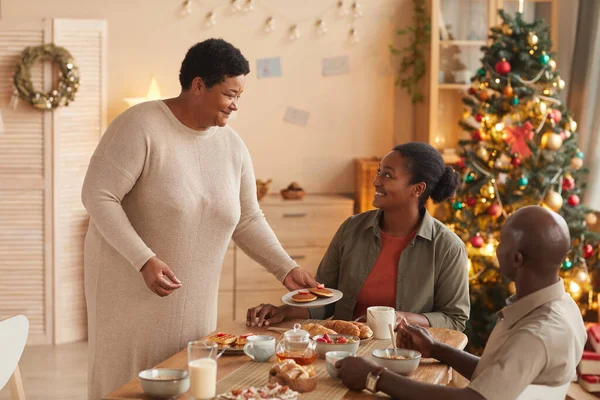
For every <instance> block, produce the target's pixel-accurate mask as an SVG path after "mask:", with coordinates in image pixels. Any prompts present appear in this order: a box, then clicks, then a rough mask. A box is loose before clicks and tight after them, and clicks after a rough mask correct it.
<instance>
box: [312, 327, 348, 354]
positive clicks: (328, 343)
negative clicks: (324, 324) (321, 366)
mask: <svg viewBox="0 0 600 400" xmlns="http://www.w3.org/2000/svg"><path fill="white" fill-rule="evenodd" d="M312 339H313V340H314V341H315V342H316V343H317V354H318V355H319V358H322V359H325V353H327V352H328V351H347V352H349V353H351V354H352V355H356V352H357V351H358V346H360V339H359V338H358V336H352V335H341V334H340V335H337V334H336V335H334V334H327V333H326V334H324V335H316V336H313V338H312Z"/></svg>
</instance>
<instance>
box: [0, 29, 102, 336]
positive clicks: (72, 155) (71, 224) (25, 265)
mask: <svg viewBox="0 0 600 400" xmlns="http://www.w3.org/2000/svg"><path fill="white" fill-rule="evenodd" d="M45 43H55V44H56V45H58V46H64V47H65V48H66V49H67V50H68V51H69V52H70V53H71V54H72V55H73V57H74V59H75V63H76V64H77V65H78V67H79V71H80V74H81V77H82V79H81V86H80V87H79V90H78V92H77V94H76V96H75V101H73V102H72V103H71V104H70V105H69V106H68V107H61V108H58V109H56V110H54V111H41V110H38V109H35V108H33V107H32V106H31V105H29V104H27V102H25V101H23V100H20V101H19V104H18V107H17V108H16V109H13V108H12V107H8V106H7V105H8V104H9V101H10V96H11V95H12V93H13V88H12V79H11V77H12V75H13V73H14V69H15V65H16V64H17V63H18V61H19V58H20V53H21V52H22V51H23V49H24V48H25V47H27V46H39V45H43V44H45ZM106 46H107V42H106V21H103V20H83V19H49V20H47V21H44V22H42V21H39V22H32V23H26V22H22V21H17V20H14V19H12V20H11V19H6V18H5V19H4V20H2V21H0V76H1V77H2V79H0V100H1V101H0V107H2V116H3V119H4V123H5V131H4V132H3V133H2V134H1V135H0V274H1V275H2V279H0V320H3V319H6V318H10V317H13V316H15V315H17V314H23V315H25V316H26V317H27V318H28V319H29V336H28V344H49V343H65V342H72V341H77V340H84V339H86V338H87V314H86V304H85V296H84V288H83V242H84V237H85V233H86V231H87V224H88V215H87V213H86V212H85V209H84V208H83V205H82V204H81V186H82V183H83V179H84V176H85V173H86V170H87V165H88V163H89V159H90V157H91V155H92V153H93V151H94V149H95V148H96V145H97V143H98V140H99V139H100V136H101V134H102V132H104V129H105V124H106V79H105V78H106V74H105V73H106V57H105V55H106ZM55 73H56V70H54V69H53V66H52V63H50V62H44V63H41V62H36V63H35V65H34V66H33V68H32V70H31V79H32V82H33V84H34V87H35V88H36V90H43V91H48V90H49V88H51V87H52V85H53V84H56V82H53V80H54V79H53V76H54V74H55Z"/></svg>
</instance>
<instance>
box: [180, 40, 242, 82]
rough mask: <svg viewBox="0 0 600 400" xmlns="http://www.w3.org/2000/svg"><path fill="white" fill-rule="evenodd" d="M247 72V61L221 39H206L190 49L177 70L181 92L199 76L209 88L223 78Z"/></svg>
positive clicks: (237, 50) (236, 49)
mask: <svg viewBox="0 0 600 400" xmlns="http://www.w3.org/2000/svg"><path fill="white" fill-rule="evenodd" d="M249 72H250V65H249V64H248V60H246V58H244V56H243V55H242V52H241V51H240V50H239V49H238V48H236V47H234V46H233V45H232V44H231V43H228V42H226V41H224V40H223V39H207V40H205V41H203V42H200V43H197V44H195V45H194V46H192V47H190V49H189V50H188V52H187V53H186V55H185V58H184V59H183V62H182V63H181V69H180V70H179V83H180V84H181V89H182V90H188V89H189V88H190V87H191V85H192V81H193V80H194V78H196V77H198V76H199V77H200V78H202V80H203V81H204V84H205V85H206V87H208V88H210V87H212V86H214V85H216V84H217V83H221V82H223V81H224V80H225V78H229V77H234V76H240V75H247V74H248V73H249Z"/></svg>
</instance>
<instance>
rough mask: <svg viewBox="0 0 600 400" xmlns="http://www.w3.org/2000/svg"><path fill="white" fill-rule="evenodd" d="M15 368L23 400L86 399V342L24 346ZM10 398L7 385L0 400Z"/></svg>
mask: <svg viewBox="0 0 600 400" xmlns="http://www.w3.org/2000/svg"><path fill="white" fill-rule="evenodd" d="M19 367H20V369H21V375H22V376H23V386H24V389H25V396H26V399H27V400H42V399H43V400H85V399H86V398H87V342H78V343H70V344H63V345H57V346H28V347H27V348H25V352H24V353H23V356H22V357H21V361H20V362H19ZM10 398H11V396H10V385H6V386H5V387H4V388H3V389H2V390H0V400H9V399H10Z"/></svg>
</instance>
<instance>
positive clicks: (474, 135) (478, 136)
mask: <svg viewBox="0 0 600 400" xmlns="http://www.w3.org/2000/svg"><path fill="white" fill-rule="evenodd" d="M471 138H472V139H473V140H476V141H478V142H479V141H481V140H483V135H482V134H481V131H480V130H479V129H477V130H476V131H473V132H472V133H471Z"/></svg>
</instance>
